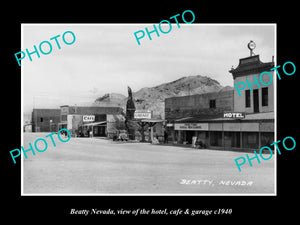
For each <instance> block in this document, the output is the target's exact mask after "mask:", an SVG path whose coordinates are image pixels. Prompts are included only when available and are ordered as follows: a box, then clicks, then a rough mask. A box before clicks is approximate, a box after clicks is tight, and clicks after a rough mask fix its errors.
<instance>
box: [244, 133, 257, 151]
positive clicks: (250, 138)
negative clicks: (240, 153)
mask: <svg viewBox="0 0 300 225" xmlns="http://www.w3.org/2000/svg"><path fill="white" fill-rule="evenodd" d="M243 148H246V149H258V132H243Z"/></svg>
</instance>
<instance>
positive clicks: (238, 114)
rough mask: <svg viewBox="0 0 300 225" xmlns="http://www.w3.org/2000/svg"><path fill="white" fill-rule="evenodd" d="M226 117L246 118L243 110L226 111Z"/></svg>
mask: <svg viewBox="0 0 300 225" xmlns="http://www.w3.org/2000/svg"><path fill="white" fill-rule="evenodd" d="M223 117H224V118H233V119H244V118H245V113H243V112H224V114H223Z"/></svg>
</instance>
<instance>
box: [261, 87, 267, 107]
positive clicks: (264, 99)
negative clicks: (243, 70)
mask: <svg viewBox="0 0 300 225" xmlns="http://www.w3.org/2000/svg"><path fill="white" fill-rule="evenodd" d="M261 104H262V106H268V88H267V87H264V88H262V89H261Z"/></svg>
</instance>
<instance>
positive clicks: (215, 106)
mask: <svg viewBox="0 0 300 225" xmlns="http://www.w3.org/2000/svg"><path fill="white" fill-rule="evenodd" d="M273 67H274V62H268V63H263V62H261V61H260V59H259V55H255V56H252V55H251V56H250V57H246V58H242V59H240V61H239V65H238V66H237V67H236V68H235V69H234V68H232V69H231V70H230V71H229V72H230V73H231V74H232V76H233V81H234V82H233V83H234V84H236V83H239V82H245V83H246V82H247V81H248V82H249V83H250V84H251V83H253V84H252V85H251V89H250V88H249V87H248V85H247V86H246V88H245V89H244V90H241V96H239V95H238V93H237V91H236V90H235V89H234V90H233V91H224V92H222V90H221V92H220V91H219V92H214V93H207V94H201V95H192V96H184V97H174V98H169V99H166V100H165V115H166V120H167V121H168V123H167V131H168V133H169V134H170V135H169V141H173V142H174V143H179V144H188V145H190V144H192V145H193V146H196V145H197V144H198V145H199V146H203V147H206V148H213V149H224V150H255V149H260V148H261V147H262V146H265V145H269V144H270V143H272V142H273V141H274V86H273V82H272V83H270V84H269V85H263V84H260V83H254V82H255V78H254V76H256V77H257V80H259V75H260V74H261V73H262V72H264V71H270V69H271V68H273ZM270 73H271V72H270ZM271 74H272V76H274V74H273V73H271ZM261 79H262V81H263V83H265V84H267V83H269V81H270V77H269V76H262V77H261ZM235 114H238V115H239V116H238V117H233V116H232V117H228V115H235ZM225 115H226V116H225Z"/></svg>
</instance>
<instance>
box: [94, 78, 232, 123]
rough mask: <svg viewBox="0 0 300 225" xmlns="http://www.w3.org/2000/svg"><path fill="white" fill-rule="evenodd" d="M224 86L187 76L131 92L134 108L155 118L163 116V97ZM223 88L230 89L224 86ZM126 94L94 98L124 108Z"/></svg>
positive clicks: (206, 90) (210, 90) (195, 92)
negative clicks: (148, 111) (149, 111)
mask: <svg viewBox="0 0 300 225" xmlns="http://www.w3.org/2000/svg"><path fill="white" fill-rule="evenodd" d="M223 88H224V87H223V86H222V85H220V83H219V82H218V81H216V80H214V79H211V78H209V77H207V76H201V75H197V76H188V77H182V78H180V79H178V80H175V81H172V82H169V83H164V84H161V85H158V86H155V87H145V88H142V89H140V90H139V91H137V92H134V93H133V97H134V100H135V106H136V109H147V110H152V111H153V116H154V117H156V118H162V119H163V118H164V107H165V104H164V100H165V98H170V97H175V96H186V95H194V94H202V93H208V92H215V91H220V90H221V89H223ZM225 89H232V87H229V86H226V87H225ZM126 101H127V96H124V95H122V94H117V93H111V94H105V95H104V96H102V97H99V98H97V99H96V100H95V103H94V105H97V106H120V107H122V108H124V109H125V107H126Z"/></svg>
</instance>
